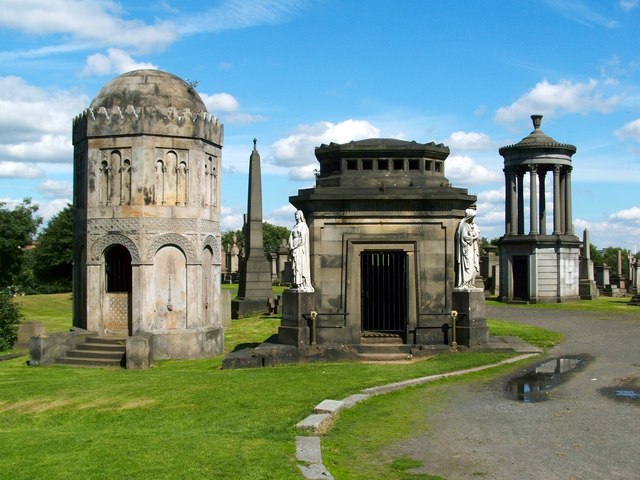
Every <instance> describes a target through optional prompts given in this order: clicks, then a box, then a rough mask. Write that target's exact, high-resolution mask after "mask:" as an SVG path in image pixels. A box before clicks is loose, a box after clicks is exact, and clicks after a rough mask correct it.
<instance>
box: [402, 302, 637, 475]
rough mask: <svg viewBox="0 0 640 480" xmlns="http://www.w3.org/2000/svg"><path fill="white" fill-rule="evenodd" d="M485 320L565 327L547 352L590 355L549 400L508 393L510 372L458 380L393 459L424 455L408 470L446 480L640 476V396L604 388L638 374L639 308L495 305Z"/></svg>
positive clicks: (560, 354) (553, 327) (560, 329)
mask: <svg viewBox="0 0 640 480" xmlns="http://www.w3.org/2000/svg"><path fill="white" fill-rule="evenodd" d="M605 316H606V317H607V318H606V319H604V317H605ZM487 317H488V318H495V319H505V320H511V321H520V322H522V323H527V324H530V325H536V326H540V327H544V328H549V329H552V330H556V331H559V332H562V333H564V334H565V335H566V339H565V341H564V342H562V343H561V344H560V345H558V346H557V347H556V348H555V349H554V350H552V351H551V352H549V354H548V356H549V357H558V356H562V355H585V354H586V355H589V356H590V358H591V360H590V361H588V362H586V364H585V365H583V367H582V368H580V369H579V370H577V371H576V372H574V373H572V374H571V375H570V376H569V377H568V379H567V380H566V381H565V382H563V383H562V384H561V385H560V386H558V387H556V388H554V389H552V390H551V391H550V394H549V397H550V399H549V400H547V401H545V402H539V403H519V402H517V401H515V400H512V399H510V398H508V397H507V396H506V394H505V391H504V389H505V385H506V379H501V380H500V381H496V382H493V383H491V384H478V383H476V384H466V385H457V386H454V387H452V390H451V403H450V406H449V407H446V408H445V409H444V410H443V411H442V412H438V413H437V414H434V415H432V416H431V417H430V423H431V424H432V425H433V431H432V433H430V434H428V435H424V436H419V437H415V438H412V439H410V440H408V441H405V442H403V443H402V444H400V445H396V446H395V447H393V453H394V456H397V457H401V456H405V457H407V456H408V457H411V458H415V459H419V460H422V461H423V462H424V467H422V468H420V469H416V470H413V471H412V472H414V473H429V474H432V475H440V476H442V477H445V478H446V479H447V480H457V479H469V478H487V479H504V480H507V479H508V480H512V479H541V480H543V479H544V480H554V479H562V480H567V479H605V478H606V479H639V478H640V403H629V402H621V401H618V400H615V399H612V398H610V397H607V396H605V395H603V394H602V393H600V392H599V389H601V388H603V387H616V386H619V385H621V384H623V379H628V378H635V379H638V378H639V377H640V309H638V312H637V315H635V314H632V315H616V316H612V315H609V314H606V315H603V314H594V313H585V312H565V311H560V310H554V311H551V310H546V309H544V310H542V309H540V310H533V309H524V308H514V307H492V308H487ZM520 373H522V372H520ZM513 376H517V375H513ZM639 386H640V385H639Z"/></svg>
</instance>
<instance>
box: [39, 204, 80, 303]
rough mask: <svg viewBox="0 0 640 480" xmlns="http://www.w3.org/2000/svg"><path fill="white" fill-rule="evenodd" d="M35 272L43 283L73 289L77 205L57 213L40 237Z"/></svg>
mask: <svg viewBox="0 0 640 480" xmlns="http://www.w3.org/2000/svg"><path fill="white" fill-rule="evenodd" d="M32 265H33V273H34V276H35V279H36V280H37V282H38V283H40V284H41V285H44V284H49V285H55V286H56V288H55V290H56V291H69V290H71V275H72V272H73V207H72V206H71V205H70V204H67V206H66V207H65V208H64V209H62V210H61V211H60V212H59V213H58V214H57V215H55V216H54V217H53V218H52V219H51V220H49V223H48V224H47V226H46V227H45V228H44V230H42V233H41V234H40V235H39V236H38V246H37V247H36V249H35V250H34V251H33V263H32Z"/></svg>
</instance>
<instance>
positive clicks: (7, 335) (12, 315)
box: [0, 288, 22, 352]
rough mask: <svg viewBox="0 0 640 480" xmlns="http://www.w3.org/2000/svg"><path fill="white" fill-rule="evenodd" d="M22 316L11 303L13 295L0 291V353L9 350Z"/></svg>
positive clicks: (16, 334)
mask: <svg viewBox="0 0 640 480" xmlns="http://www.w3.org/2000/svg"><path fill="white" fill-rule="evenodd" d="M21 319H22V314H21V313H20V310H18V306H17V305H16V304H15V303H13V295H12V294H11V292H9V290H8V289H6V288H3V289H1V290H0V352H3V351H5V350H11V349H12V348H13V344H14V343H15V342H16V338H17V337H18V325H19V324H20V320H21Z"/></svg>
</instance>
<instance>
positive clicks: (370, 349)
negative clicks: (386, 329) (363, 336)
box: [356, 343, 411, 355]
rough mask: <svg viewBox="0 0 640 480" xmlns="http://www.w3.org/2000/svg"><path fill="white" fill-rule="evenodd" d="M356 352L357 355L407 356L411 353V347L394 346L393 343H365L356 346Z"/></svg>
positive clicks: (403, 345)
mask: <svg viewBox="0 0 640 480" xmlns="http://www.w3.org/2000/svg"><path fill="white" fill-rule="evenodd" d="M356 350H357V352H358V353H362V354H368V353H380V354H385V355H391V354H396V353H397V354H403V355H409V354H410V353H411V346H410V345H405V344H395V343H389V344H386V343H379V344H373V343H365V344H362V345H357V346H356Z"/></svg>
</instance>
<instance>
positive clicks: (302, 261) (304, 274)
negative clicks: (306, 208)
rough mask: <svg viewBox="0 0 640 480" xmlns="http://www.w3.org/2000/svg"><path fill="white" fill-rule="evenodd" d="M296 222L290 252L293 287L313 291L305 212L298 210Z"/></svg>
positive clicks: (290, 239) (290, 238) (301, 290)
mask: <svg viewBox="0 0 640 480" xmlns="http://www.w3.org/2000/svg"><path fill="white" fill-rule="evenodd" d="M295 217H296V224H295V225H294V226H293V229H292V230H291V234H290V235H289V252H290V253H291V260H292V261H291V264H292V269H293V289H294V290H298V291H300V292H313V287H312V286H311V269H310V268H309V227H307V224H306V223H305V221H304V214H303V213H302V211H301V210H297V211H296V214H295Z"/></svg>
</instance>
